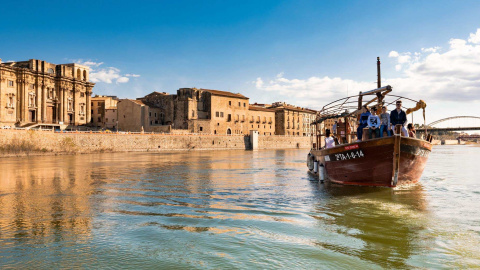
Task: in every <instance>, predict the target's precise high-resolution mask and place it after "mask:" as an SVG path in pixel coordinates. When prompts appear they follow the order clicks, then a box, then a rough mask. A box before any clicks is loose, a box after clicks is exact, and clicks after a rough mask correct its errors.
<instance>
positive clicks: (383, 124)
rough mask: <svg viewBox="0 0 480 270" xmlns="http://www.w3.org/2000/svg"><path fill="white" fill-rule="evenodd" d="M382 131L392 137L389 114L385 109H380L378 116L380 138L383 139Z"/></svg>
mask: <svg viewBox="0 0 480 270" xmlns="http://www.w3.org/2000/svg"><path fill="white" fill-rule="evenodd" d="M383 131H386V132H387V134H388V136H392V134H391V128H390V114H389V113H388V112H387V107H382V114H380V138H381V137H383Z"/></svg>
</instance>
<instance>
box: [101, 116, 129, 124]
mask: <svg viewBox="0 0 480 270" xmlns="http://www.w3.org/2000/svg"><path fill="white" fill-rule="evenodd" d="M124 117H125V115H124ZM97 122H102V118H100V117H98V119H97Z"/></svg>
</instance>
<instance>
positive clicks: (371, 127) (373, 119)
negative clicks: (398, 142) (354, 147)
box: [367, 107, 380, 139]
mask: <svg viewBox="0 0 480 270" xmlns="http://www.w3.org/2000/svg"><path fill="white" fill-rule="evenodd" d="M372 112H373V113H372V114H371V115H370V116H368V120H367V125H368V138H369V139H371V138H372V133H375V138H379V137H380V129H379V127H380V117H378V115H377V108H375V107H374V108H373V109H372Z"/></svg>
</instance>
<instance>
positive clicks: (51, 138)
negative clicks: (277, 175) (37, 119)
mask: <svg viewBox="0 0 480 270" xmlns="http://www.w3.org/2000/svg"><path fill="white" fill-rule="evenodd" d="M258 146H259V149H283V148H309V146H310V138H309V137H302V136H298V137H283V136H259V138H258ZM249 148H250V142H249V137H248V136H227V135H202V136H198V135H161V134H116V133H105V134H93V133H92V134H91V133H53V132H51V131H33V130H29V131H25V130H0V155H12V154H13V155H15V154H22V153H45V154H48V153H92V152H119V151H163V150H210V149H249Z"/></svg>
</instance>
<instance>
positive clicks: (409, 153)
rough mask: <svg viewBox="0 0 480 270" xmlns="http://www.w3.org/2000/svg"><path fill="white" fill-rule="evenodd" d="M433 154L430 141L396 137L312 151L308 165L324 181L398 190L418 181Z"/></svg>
mask: <svg viewBox="0 0 480 270" xmlns="http://www.w3.org/2000/svg"><path fill="white" fill-rule="evenodd" d="M431 151H432V144H431V143H430V142H428V141H424V140H420V139H415V138H409V137H402V136H400V135H394V136H391V137H384V138H378V139H372V140H367V141H362V142H354V143H349V144H341V145H338V146H336V147H333V148H328V149H319V150H315V149H312V150H311V151H310V153H309V156H308V160H309V162H308V163H309V169H310V170H311V171H312V172H313V173H314V174H316V175H319V174H323V175H321V176H320V175H319V177H320V178H321V179H322V180H324V179H325V180H329V181H331V182H334V183H337V184H344V185H362V186H383V187H396V186H397V185H405V184H413V183H416V182H418V180H419V179H420V177H421V176H422V173H423V169H424V168H425V165H426V163H427V159H428V155H429V153H430V152H431ZM315 163H317V165H315ZM316 167H319V168H320V169H315V168H316Z"/></svg>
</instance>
